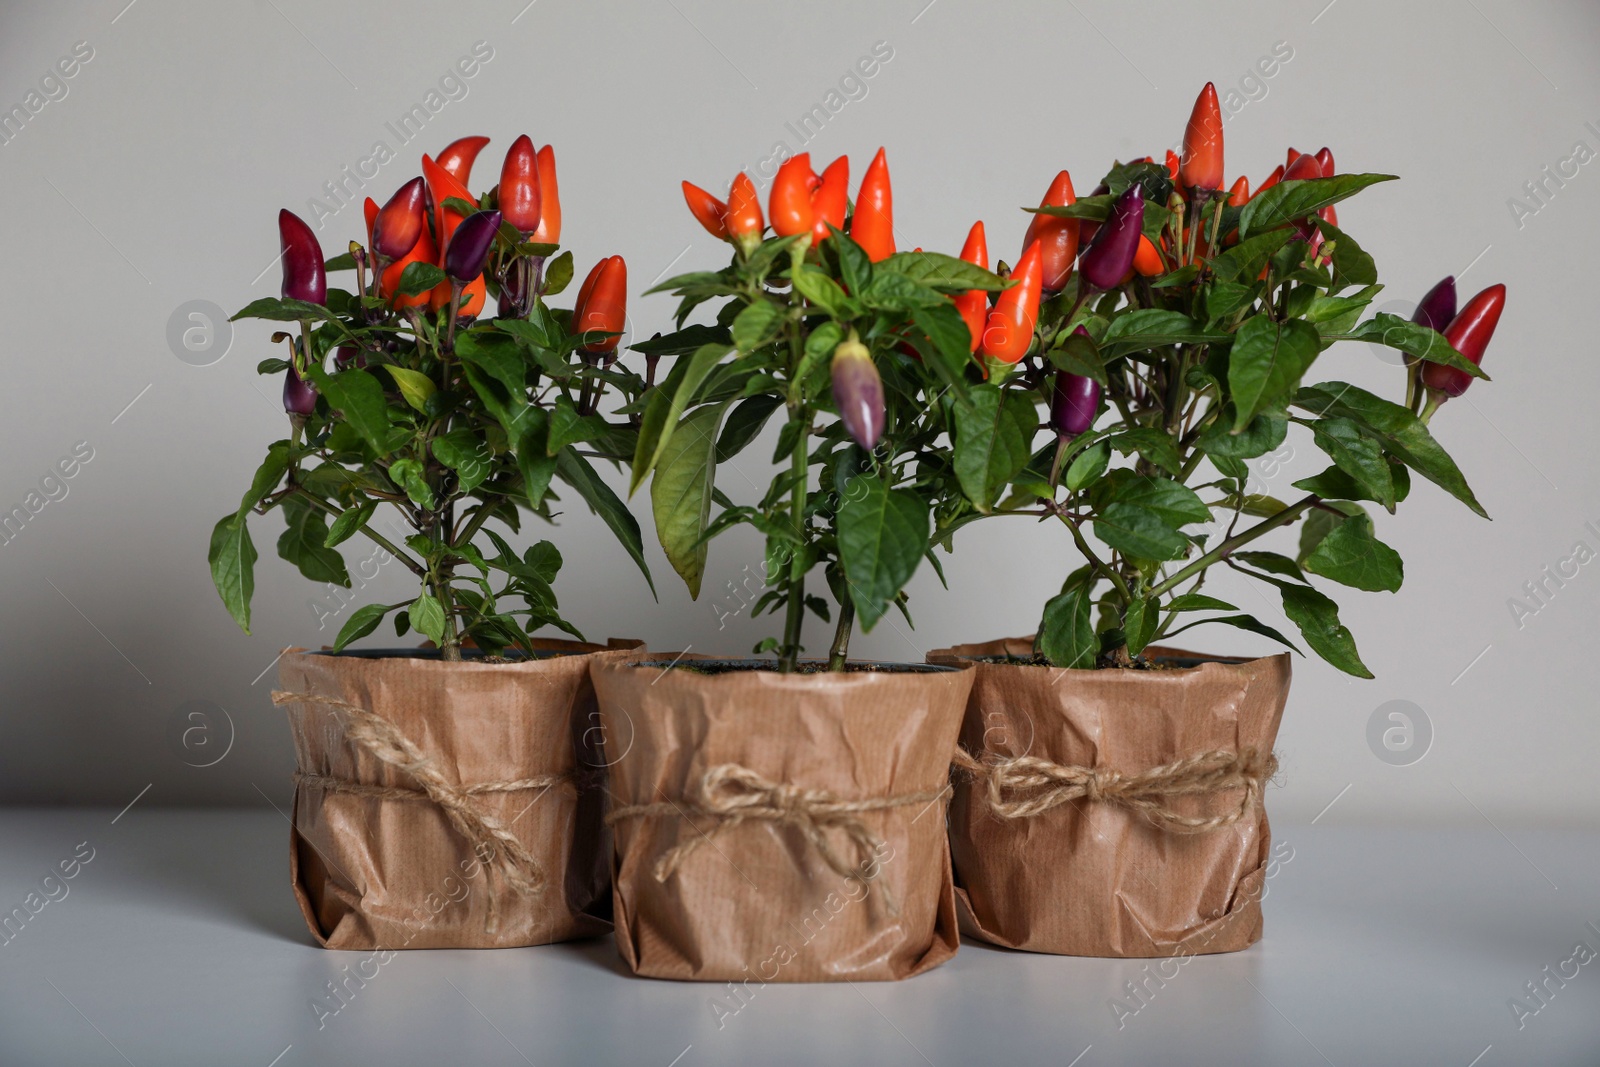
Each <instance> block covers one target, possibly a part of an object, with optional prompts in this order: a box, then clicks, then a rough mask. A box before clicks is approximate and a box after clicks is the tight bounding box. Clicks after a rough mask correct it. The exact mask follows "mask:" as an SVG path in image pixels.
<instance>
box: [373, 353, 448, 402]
mask: <svg viewBox="0 0 1600 1067" xmlns="http://www.w3.org/2000/svg"><path fill="white" fill-rule="evenodd" d="M383 369H384V370H386V371H388V372H389V377H391V378H393V379H394V384H395V385H397V386H398V387H399V388H400V395H401V396H403V397H404V398H405V401H406V403H407V404H410V405H411V406H412V407H414V408H416V409H417V410H418V411H421V412H426V411H427V410H428V407H427V405H428V398H429V397H430V396H432V395H433V394H434V393H435V392H436V391H437V389H438V387H437V386H435V385H434V384H433V379H432V378H430V377H428V376H427V375H426V374H423V373H422V372H421V371H414V370H409V369H407V368H405V367H397V366H395V365H394V364H393V363H385V364H384V365H383Z"/></svg>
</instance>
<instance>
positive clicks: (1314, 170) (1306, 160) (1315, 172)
mask: <svg viewBox="0 0 1600 1067" xmlns="http://www.w3.org/2000/svg"><path fill="white" fill-rule="evenodd" d="M1320 177H1322V164H1320V163H1318V162H1317V157H1316V156H1313V155H1299V156H1295V159H1294V162H1293V163H1291V164H1289V165H1288V166H1287V167H1285V168H1284V169H1283V180H1284V181H1286V182H1290V181H1302V180H1304V179H1307V178H1320Z"/></svg>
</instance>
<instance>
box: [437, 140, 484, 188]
mask: <svg viewBox="0 0 1600 1067" xmlns="http://www.w3.org/2000/svg"><path fill="white" fill-rule="evenodd" d="M488 143H489V138H487V137H463V138H461V139H460V140H456V141H451V142H450V143H449V144H447V145H445V146H444V151H443V152H440V153H439V154H438V155H437V156H434V157H433V158H434V161H435V162H436V163H438V164H439V166H441V167H443V168H444V169H445V170H446V171H447V172H449V174H450V176H451V177H452V178H454V179H455V180H456V181H458V182H460V183H461V184H462V185H471V184H472V180H471V178H472V163H473V161H474V160H476V159H477V158H478V153H479V152H481V151H483V146H484V145H486V144H488Z"/></svg>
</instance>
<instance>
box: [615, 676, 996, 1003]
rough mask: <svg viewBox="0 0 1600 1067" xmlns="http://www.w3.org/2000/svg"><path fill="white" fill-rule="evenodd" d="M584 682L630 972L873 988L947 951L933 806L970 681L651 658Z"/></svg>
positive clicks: (948, 914) (940, 835)
mask: <svg viewBox="0 0 1600 1067" xmlns="http://www.w3.org/2000/svg"><path fill="white" fill-rule="evenodd" d="M593 674H594V680H595V690H596V693H597V695H598V697H599V701H600V715H601V719H602V721H603V722H604V724H605V752H606V763H607V770H608V772H609V774H610V791H611V798H610V799H611V810H610V813H609V815H608V816H607V821H608V822H610V823H611V825H612V833H613V838H614V842H615V855H614V858H613V860H612V897H613V913H614V920H615V923H616V938H617V948H618V950H619V951H620V952H621V954H622V958H623V960H624V961H625V962H626V963H627V964H628V966H629V967H630V968H632V969H633V971H634V973H636V974H639V975H645V976H648V977H652V978H675V979H691V980H702V981H740V982H743V981H748V980H751V979H754V980H755V981H757V982H759V983H767V982H824V981H878V980H893V979H900V978H907V977H910V976H911V975H915V974H920V973H922V972H923V971H926V970H929V969H931V968H933V967H936V966H938V965H939V964H941V963H943V962H944V961H945V960H947V959H949V958H950V957H951V956H953V955H954V954H955V951H956V947H957V944H958V942H959V932H958V927H957V922H956V916H955V899H954V897H953V895H952V880H951V869H950V856H949V846H948V838H947V835H946V832H945V807H946V802H947V800H948V797H949V789H948V782H949V762H950V752H951V749H952V748H953V747H954V745H955V740H956V734H957V732H958V731H959V730H960V727H961V716H962V712H963V709H964V708H965V706H966V701H967V692H968V689H969V688H970V686H971V684H972V672H971V671H969V670H954V669H950V668H939V667H929V666H924V665H892V664H852V665H851V669H850V670H848V671H846V672H836V673H828V672H826V671H823V670H821V669H820V665H818V664H805V665H803V669H802V670H801V671H799V672H796V673H792V674H781V673H779V672H778V671H776V670H775V669H773V664H772V661H770V660H712V659H703V658H691V657H687V656H684V657H678V658H674V657H672V656H669V655H663V656H659V657H652V658H651V659H650V660H648V661H642V662H641V661H639V659H638V657H634V658H632V659H631V660H629V659H619V658H613V659H607V660H603V661H597V662H596V663H595V665H594V670H593Z"/></svg>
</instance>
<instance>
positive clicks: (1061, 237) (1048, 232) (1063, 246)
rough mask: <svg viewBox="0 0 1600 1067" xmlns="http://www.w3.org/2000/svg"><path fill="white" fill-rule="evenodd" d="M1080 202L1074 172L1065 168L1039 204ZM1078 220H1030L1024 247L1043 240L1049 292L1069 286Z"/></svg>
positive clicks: (1041, 247)
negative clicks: (1074, 183) (1074, 181)
mask: <svg viewBox="0 0 1600 1067" xmlns="http://www.w3.org/2000/svg"><path fill="white" fill-rule="evenodd" d="M1077 202H1078V197H1077V195H1076V194H1075V193H1074V192H1073V191H1072V175H1071V174H1068V173H1067V172H1066V171H1062V172H1061V173H1060V174H1057V175H1056V177H1055V180H1054V181H1052V182H1051V183H1050V188H1048V189H1046V190H1045V193H1044V199H1043V200H1040V201H1039V206H1040V207H1067V206H1068V205H1070V204H1075V203H1077ZM1078 221H1079V220H1077V219H1062V218H1056V217H1055V216H1052V215H1035V216H1033V221H1032V222H1030V223H1028V232H1027V233H1026V234H1024V235H1023V238H1022V247H1023V250H1024V251H1026V250H1027V248H1028V246H1029V245H1031V244H1033V242H1034V241H1038V242H1039V251H1040V254H1041V256H1042V263H1043V266H1044V291H1045V292H1047V293H1059V292H1060V291H1061V290H1062V289H1064V288H1066V285H1067V279H1068V278H1070V277H1071V276H1072V266H1073V263H1074V262H1076V260H1077V258H1078ZM985 265H986V266H987V264H985Z"/></svg>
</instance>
